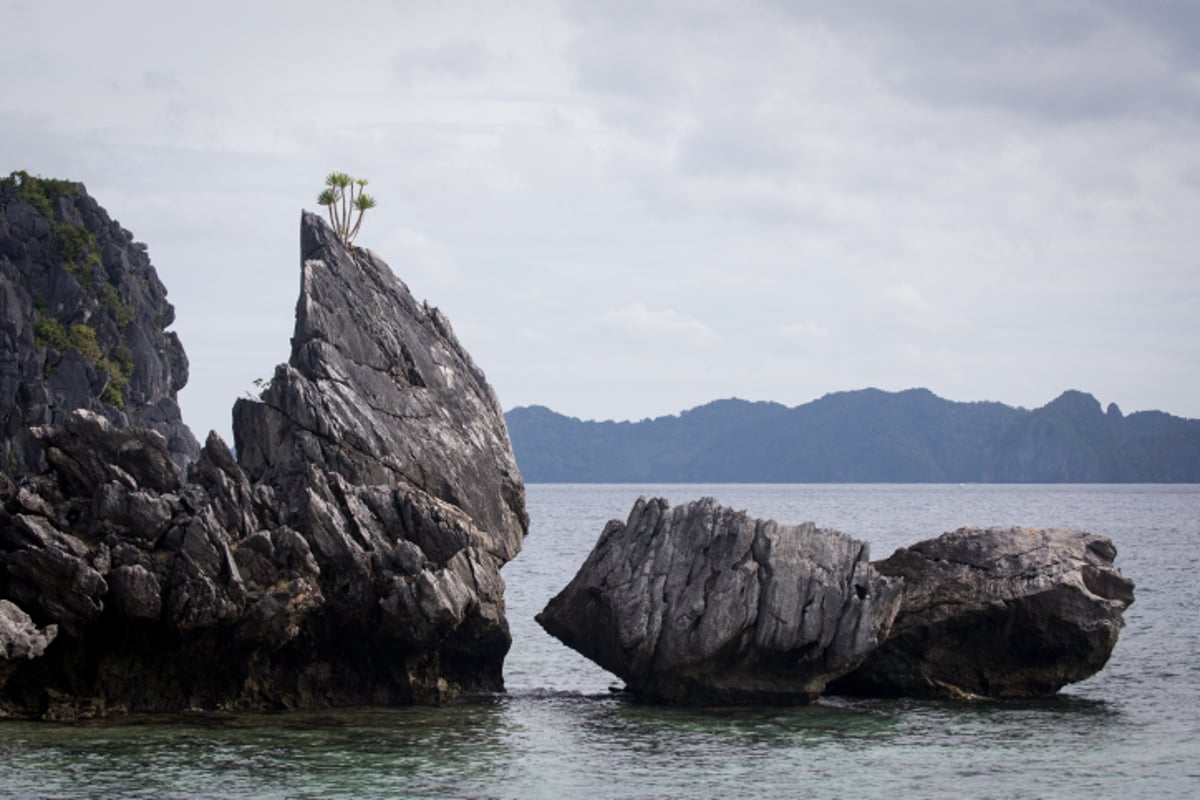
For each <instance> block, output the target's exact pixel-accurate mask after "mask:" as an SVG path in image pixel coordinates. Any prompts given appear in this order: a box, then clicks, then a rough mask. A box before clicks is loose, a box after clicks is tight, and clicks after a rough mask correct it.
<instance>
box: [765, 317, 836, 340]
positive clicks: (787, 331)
mask: <svg viewBox="0 0 1200 800" xmlns="http://www.w3.org/2000/svg"><path fill="white" fill-rule="evenodd" d="M775 333H776V334H777V335H778V336H779V337H780V338H782V339H783V340H784V341H788V342H794V343H800V344H812V343H820V342H827V341H829V337H830V333H829V329H828V328H826V327H825V326H824V325H821V324H820V323H818V322H816V321H814V320H811V319H806V320H804V321H803V322H789V323H785V324H783V325H780V326H778V327H776V328H775Z"/></svg>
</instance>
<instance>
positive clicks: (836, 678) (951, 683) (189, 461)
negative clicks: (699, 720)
mask: <svg viewBox="0 0 1200 800" xmlns="http://www.w3.org/2000/svg"><path fill="white" fill-rule="evenodd" d="M300 222H301V224H300V277H301V280H300V294H299V299H298V301H297V305H296V327H295V333H294V335H293V337H292V348H291V355H290V358H289V360H288V362H287V363H286V364H280V365H279V366H278V367H276V369H275V372H274V375H273V377H272V379H271V380H270V382H269V383H268V384H267V385H266V386H265V388H264V389H263V391H262V393H261V395H260V396H259V397H258V398H256V399H241V400H238V401H237V402H236V404H235V405H234V408H233V433H234V441H235V445H236V452H237V457H236V458H235V457H234V455H233V451H231V449H230V448H229V447H228V446H227V445H226V443H225V442H223V441H222V440H221V439H220V437H218V436H217V435H216V434H215V433H213V434H210V435H209V436H208V437H207V439H206V441H205V443H204V446H203V447H200V445H199V444H198V443H197V441H196V439H195V437H193V436H192V433H191V431H190V430H189V429H188V428H187V426H186V425H185V424H184V423H183V421H182V419H181V417H180V413H179V406H178V403H177V392H178V391H179V390H180V389H181V388H182V387H183V386H184V385H185V384H186V381H187V358H186V355H185V354H184V352H183V348H182V345H181V344H180V342H179V340H178V338H177V337H176V336H175V335H174V334H173V333H171V332H169V331H167V330H166V328H167V327H168V326H169V325H170V324H171V321H172V320H173V318H174V310H173V309H172V307H171V305H170V304H169V303H168V302H167V301H166V289H165V287H163V286H162V284H161V283H160V282H159V280H158V277H157V274H156V273H155V271H154V268H153V266H152V265H151V264H150V261H149V258H148V256H147V254H146V248H145V246H144V245H141V244H138V243H136V242H134V240H133V236H132V234H130V233H129V232H128V231H126V230H124V229H123V228H122V227H121V226H120V225H119V224H117V223H116V222H115V221H113V220H112V219H111V218H110V217H109V216H108V215H107V213H106V212H105V211H104V210H103V209H102V208H100V206H99V205H98V204H97V203H96V201H95V200H93V199H92V198H91V197H90V196H88V194H87V192H86V190H85V188H84V187H83V186H82V184H77V183H69V182H65V181H50V180H44V179H39V178H32V177H30V176H28V175H25V174H24V173H14V174H13V176H12V177H10V178H8V179H5V180H2V181H0V458H2V459H3V463H2V470H0V716H15V717H25V718H39V719H45V720H59V721H70V720H77V719H82V718H88V717H94V716H103V715H105V714H111V713H123V712H157V711H180V710H188V709H199V710H211V709H227V710H274V709H296V708H320V707H330V706H349V705H379V704H387V705H398V704H412V703H439V702H443V701H445V700H446V699H448V698H452V697H454V696H457V695H460V694H462V693H471V692H496V691H502V690H503V687H504V678H503V664H504V658H505V655H506V654H507V652H508V650H509V647H510V645H511V642H512V639H511V634H510V632H509V626H508V621H507V619H506V617H505V603H504V588H505V587H504V580H503V578H502V577H501V574H500V569H501V567H503V566H504V564H505V563H507V562H509V561H510V560H512V559H513V558H514V557H516V555H517V554H518V553H519V552H520V550H521V546H522V543H523V540H524V537H525V535H526V533H527V532H528V528H529V517H528V513H527V512H526V508H525V488H524V484H523V482H522V478H521V475H520V473H519V471H518V469H517V464H516V462H515V460H514V458H513V453H512V448H511V445H510V442H509V438H508V432H507V429H506V427H505V420H504V415H503V412H502V409H501V406H500V404H499V402H498V400H497V398H496V396H495V393H494V392H493V391H492V388H491V387H490V386H489V385H488V383H487V380H486V377H485V376H484V374H483V372H482V371H481V370H480V369H479V368H478V367H477V366H476V365H475V364H474V362H473V361H472V360H471V357H470V356H469V354H468V353H467V352H466V351H465V350H464V349H463V347H462V346H461V344H460V343H459V342H458V340H457V338H456V337H455V335H454V332H453V330H452V328H451V326H450V323H449V321H448V320H447V319H446V318H445V316H444V315H443V314H441V312H439V311H438V310H437V309H436V308H432V307H430V306H429V305H427V304H424V303H418V302H417V301H416V300H415V299H414V298H413V297H412V295H411V293H410V292H409V291H408V288H407V287H406V286H405V285H404V283H403V282H402V281H400V280H399V279H398V278H396V276H395V275H394V274H393V273H392V271H391V270H390V269H389V268H388V266H387V264H386V263H384V262H383V261H382V260H381V259H380V258H379V257H378V256H377V255H376V254H374V253H372V252H371V251H369V250H364V249H358V248H353V247H347V246H346V245H345V244H344V243H343V242H342V241H341V240H340V239H339V238H338V236H337V235H336V234H335V233H334V231H332V230H331V229H330V228H329V226H328V225H326V223H325V222H324V221H323V220H322V219H321V218H320V217H319V216H317V215H315V214H310V213H303V214H302V216H301V221H300ZM1115 557H1116V549H1115V547H1113V545H1112V543H1111V542H1110V541H1109V540H1108V539H1106V538H1104V537H1102V536H1097V535H1094V534H1090V533H1085V532H1082V531H1072V530H1028V529H988V530H981V529H965V528H964V529H960V530H958V531H954V532H951V533H947V534H944V535H942V536H941V537H939V538H937V539H932V540H929V541H925V542H920V543H918V544H915V545H913V546H911V547H908V548H902V549H900V550H899V551H897V552H896V553H895V554H894V555H892V556H891V557H889V558H887V559H884V560H882V561H874V562H873V561H871V560H870V557H869V549H868V547H867V545H866V544H865V543H863V542H860V541H857V540H855V539H853V538H851V537H849V536H846V535H844V534H842V533H839V532H836V531H829V530H822V529H819V528H817V527H816V526H815V525H814V524H812V523H804V524H800V525H783V524H779V523H777V522H774V521H772V520H762V519H754V518H751V517H749V516H748V515H747V514H746V513H745V512H740V511H734V510H732V509H728V508H723V507H721V506H719V505H718V504H717V503H716V502H715V501H713V500H712V499H709V498H705V499H701V500H698V501H695V502H692V503H686V504H684V505H681V506H677V507H674V508H672V507H670V506H669V505H668V504H667V503H666V501H664V500H645V499H642V500H639V501H638V502H637V503H635V505H634V507H633V509H632V511H631V512H630V515H629V517H628V519H627V520H625V521H619V520H614V521H612V522H610V523H609V524H608V525H607V526H606V527H605V529H604V531H603V532H602V533H601V536H600V538H599V541H598V542H597V544H596V546H595V548H594V549H593V551H592V553H591V555H590V556H589V557H588V558H587V560H586V561H585V563H584V564H583V566H582V567H581V568H580V570H579V572H578V574H577V575H576V576H575V577H574V579H572V580H571V582H570V583H569V584H568V585H567V586H566V587H565V588H564V589H563V590H562V591H561V592H560V593H559V594H558V595H557V596H556V597H555V598H554V599H552V600H551V601H550V603H549V604H548V605H547V606H546V608H545V609H544V610H543V611H542V613H541V614H539V615H538V621H539V622H540V623H541V624H542V626H543V627H544V628H545V629H546V630H547V631H549V632H550V633H551V634H552V635H554V636H555V637H557V638H559V639H560V640H562V641H563V642H564V643H566V644H567V645H568V646H570V647H572V648H574V649H576V650H578V651H579V652H580V653H582V654H584V655H585V656H587V657H588V658H590V659H592V660H594V661H595V662H597V663H598V664H600V665H601V666H603V667H604V668H606V669H608V670H610V671H612V672H614V673H616V674H617V675H619V676H620V677H622V678H623V679H624V680H625V681H626V683H627V684H628V688H629V690H630V691H632V692H633V693H634V694H635V695H636V696H637V697H638V698H640V699H642V700H647V701H650V702H658V703H673V704H690V705H694V704H704V705H714V704H761V703H787V704H791V703H804V702H809V701H811V700H812V699H813V698H815V697H817V696H819V695H820V694H822V693H826V692H834V693H840V694H858V695H872V696H908V697H950V698H960V699H961V698H978V697H997V698H1010V697H1042V696H1046V695H1050V694H1053V693H1054V692H1056V691H1058V689H1060V688H1061V687H1062V686H1063V685H1065V684H1067V683H1070V682H1074V681H1078V680H1082V679H1083V678H1085V677H1087V676H1089V675H1091V674H1093V673H1095V672H1096V671H1097V670H1099V669H1101V668H1102V667H1103V666H1104V664H1105V662H1106V661H1107V659H1108V657H1109V654H1110V653H1111V652H1112V649H1113V646H1114V645H1115V644H1116V641H1117V637H1118V634H1119V632H1120V629H1121V627H1122V625H1123V618H1122V614H1123V612H1124V610H1125V608H1127V607H1128V606H1129V604H1130V603H1132V602H1133V582H1132V581H1130V580H1129V579H1127V578H1125V577H1124V576H1122V575H1121V574H1120V572H1119V571H1118V570H1117V569H1116V568H1115V567H1114V566H1113V561H1114V559H1115Z"/></svg>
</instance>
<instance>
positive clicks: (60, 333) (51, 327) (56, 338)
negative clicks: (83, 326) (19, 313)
mask: <svg viewBox="0 0 1200 800" xmlns="http://www.w3.org/2000/svg"><path fill="white" fill-rule="evenodd" d="M33 341H34V343H35V344H36V345H37V346H38V347H50V348H53V349H54V350H60V351H61V350H66V349H68V348H69V347H71V339H70V337H68V336H67V331H66V329H65V328H63V326H62V323H61V322H59V321H58V320H56V319H51V318H50V317H42V318H41V319H39V320H38V321H37V325H35V326H34V328H33Z"/></svg>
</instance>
